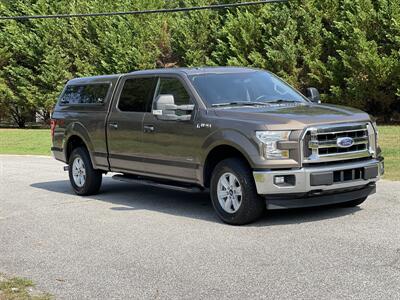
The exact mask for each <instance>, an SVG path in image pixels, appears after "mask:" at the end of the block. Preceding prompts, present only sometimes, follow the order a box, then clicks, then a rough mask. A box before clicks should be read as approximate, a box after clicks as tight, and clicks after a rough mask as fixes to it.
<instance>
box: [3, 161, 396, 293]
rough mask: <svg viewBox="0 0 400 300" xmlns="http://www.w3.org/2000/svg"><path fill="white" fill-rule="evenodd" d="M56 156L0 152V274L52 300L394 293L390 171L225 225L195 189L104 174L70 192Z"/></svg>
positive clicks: (393, 187) (393, 207) (393, 193)
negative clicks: (98, 186)
mask: <svg viewBox="0 0 400 300" xmlns="http://www.w3.org/2000/svg"><path fill="white" fill-rule="evenodd" d="M62 167H63V165H62V164H61V163H59V162H56V161H55V160H54V159H52V158H48V157H33V156H32V157H29V156H25V157H24V156H0V273H5V274H7V275H10V276H13V275H17V276H22V277H28V278H30V279H32V280H33V281H34V282H36V283H37V285H38V288H39V289H41V290H44V291H47V292H50V293H52V294H54V295H55V296H56V298H57V299H257V298H264V299H400V182H390V181H381V182H379V184H378V193H377V194H376V195H374V196H372V197H370V198H369V199H368V200H367V202H366V203H364V204H363V205H362V206H360V207H359V208H350V209H342V208H318V209H302V210H294V211H274V212H270V213H267V214H266V215H265V217H264V218H263V219H262V220H260V221H259V222H257V223H255V224H251V225H248V226H242V227H234V226H229V225H225V224H223V223H221V222H220V221H219V219H218V218H217V217H216V216H215V214H214V212H213V209H212V206H211V203H210V200H209V198H208V196H207V195H206V194H186V193H183V192H176V191H169V190H163V189H158V188H152V187H148V186H142V185H134V184H128V183H123V182H117V181H114V180H112V179H111V178H110V177H109V176H108V177H106V178H105V180H104V182H103V187H102V193H101V194H100V195H97V196H93V197H78V196H76V195H75V194H74V193H73V191H72V190H71V187H70V185H69V182H68V177H67V173H66V172H64V171H63V170H62Z"/></svg>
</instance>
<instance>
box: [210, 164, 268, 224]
mask: <svg viewBox="0 0 400 300" xmlns="http://www.w3.org/2000/svg"><path fill="white" fill-rule="evenodd" d="M210 195H211V200H212V203H213V206H214V209H215V211H216V213H217V215H218V217H219V218H220V219H221V220H222V221H224V222H225V223H227V224H231V225H244V224H248V223H251V222H254V221H256V220H258V219H259V218H260V217H261V216H262V215H263V214H264V212H265V209H266V204H265V200H264V199H263V198H262V197H261V196H260V195H258V194H257V190H256V186H255V183H254V178H253V175H252V172H251V170H250V168H249V167H248V165H247V164H246V163H244V162H243V161H242V160H240V159H238V158H228V159H225V160H223V161H221V162H220V163H219V164H218V165H217V166H216V167H215V169H214V172H213V174H212V177H211V184H210Z"/></svg>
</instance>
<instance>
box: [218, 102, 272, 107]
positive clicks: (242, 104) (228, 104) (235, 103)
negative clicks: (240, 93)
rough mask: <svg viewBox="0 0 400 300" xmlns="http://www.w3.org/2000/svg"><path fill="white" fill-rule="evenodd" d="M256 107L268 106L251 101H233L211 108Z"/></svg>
mask: <svg viewBox="0 0 400 300" xmlns="http://www.w3.org/2000/svg"><path fill="white" fill-rule="evenodd" d="M256 105H268V104H267V103H265V102H252V101H233V102H226V103H215V104H213V105H211V106H212V107H223V106H256Z"/></svg>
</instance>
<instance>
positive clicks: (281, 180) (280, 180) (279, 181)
mask: <svg viewBox="0 0 400 300" xmlns="http://www.w3.org/2000/svg"><path fill="white" fill-rule="evenodd" d="M274 180H275V184H277V185H280V184H284V183H285V176H275V179H274Z"/></svg>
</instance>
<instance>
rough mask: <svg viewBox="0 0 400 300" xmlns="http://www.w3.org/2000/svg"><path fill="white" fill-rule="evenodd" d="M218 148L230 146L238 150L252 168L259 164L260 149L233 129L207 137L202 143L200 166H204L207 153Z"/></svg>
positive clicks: (252, 141)
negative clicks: (202, 154)
mask: <svg viewBox="0 0 400 300" xmlns="http://www.w3.org/2000/svg"><path fill="white" fill-rule="evenodd" d="M218 146H231V147H233V148H235V149H236V150H238V151H239V152H240V153H241V154H242V155H243V156H244V157H245V158H246V159H247V161H248V163H249V164H250V166H251V167H252V168H254V167H255V166H257V165H258V164H259V160H260V159H261V157H260V148H259V145H258V144H257V143H256V142H255V141H254V140H252V139H251V137H248V136H246V135H244V134H243V133H241V132H240V131H238V130H235V129H228V130H218V131H215V132H213V133H212V134H211V135H209V136H208V137H207V138H206V140H205V142H204V143H203V147H202V150H203V151H202V152H203V153H205V154H204V156H203V157H202V164H203V166H204V165H205V162H206V160H207V157H208V155H209V153H210V152H211V151H212V150H213V149H214V148H216V147H218Z"/></svg>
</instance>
